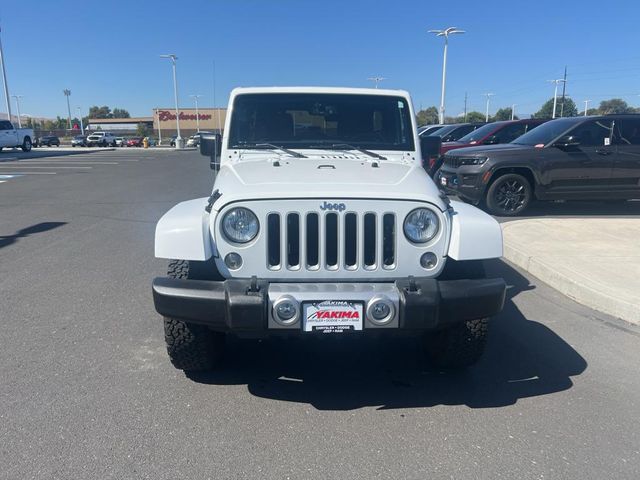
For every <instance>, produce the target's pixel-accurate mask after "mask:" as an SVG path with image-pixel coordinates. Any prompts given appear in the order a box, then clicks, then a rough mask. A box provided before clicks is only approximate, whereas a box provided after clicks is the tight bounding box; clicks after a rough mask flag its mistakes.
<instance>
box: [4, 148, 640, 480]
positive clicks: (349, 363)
mask: <svg viewBox="0 0 640 480" xmlns="http://www.w3.org/2000/svg"><path fill="white" fill-rule="evenodd" d="M0 182H2V183H0V285H1V292H2V295H1V297H0V318H1V320H2V338H3V343H4V345H3V347H4V348H2V350H1V351H0V441H1V444H0V465H2V468H1V469H0V478H6V479H15V478H25V479H26V478H34V479H56V478H152V479H164V478H166V479H169V478H194V479H195V478H216V479H217V478H243V479H244V478H291V479H295V478H301V479H303V478H340V479H345V478H363V479H370V478H407V479H414V478H415V479H418V478H420V479H423V478H434V479H439V478H443V479H444V478H456V479H457V478H474V479H475V478H491V479H495V478H527V479H528V478H581V479H603V478H616V479H637V478H638V477H639V476H640V418H639V417H638V415H637V412H638V409H639V407H640V405H639V404H638V401H639V399H640V376H639V375H638V365H639V364H640V328H638V327H634V326H631V325H628V324H625V323H623V322H621V321H618V320H616V319H614V318H611V317H608V316H606V315H604V314H601V313H598V312H596V311H594V310H591V309H588V308H586V307H583V306H581V305H579V304H577V303H574V302H572V301H571V300H569V299H568V298H566V297H564V296H562V295H561V294H559V293H558V292H556V291H555V290H553V289H551V288H549V287H547V286H546V285H545V284H543V283H541V282H539V281H537V280H536V279H535V278H533V277H531V276H528V275H527V274H525V273H523V272H521V271H519V270H517V269H516V268H513V267H511V266H509V265H508V264H506V263H504V262H499V261H496V262H493V263H492V264H491V265H490V269H491V272H492V273H493V274H494V275H496V276H503V277H504V278H505V279H506V281H507V283H508V285H509V290H508V302H507V305H506V307H505V310H504V312H503V313H502V314H501V315H499V316H498V317H496V318H495V319H494V320H493V325H492V331H491V337H490V341H489V346H488V350H487V354H486V356H485V357H484V358H483V360H482V361H481V363H480V364H478V365H477V366H476V367H474V368H473V369H471V370H469V371H468V372H466V373H459V374H451V373H445V372H440V371H438V370H436V369H434V368H433V367H431V366H430V365H428V364H426V363H425V362H424V361H423V360H422V357H421V355H420V352H419V349H418V344H417V342H416V341H415V340H411V339H397V340H392V341H388V342H382V341H374V340H371V341H366V342H358V341H334V340H331V341H295V342H261V343H256V342H251V341H238V340H231V341H230V342H229V355H228V357H227V359H226V364H225V367H224V368H223V369H221V370H220V371H218V372H215V373H211V374H207V375H199V376H191V377H187V376H185V375H184V374H183V373H182V372H180V371H177V370H174V369H173V367H172V366H171V365H170V363H169V361H168V358H167V355H166V353H165V348H164V341H163V334H162V322H161V319H160V318H159V317H158V315H157V314H156V313H155V311H154V309H153V304H152V299H151V290H150V282H151V279H152V278H153V277H154V276H157V275H162V274H163V272H164V270H165V267H166V264H165V262H164V261H161V260H157V259H155V258H154V257H153V234H154V228H155V223H156V221H157V220H158V218H160V216H161V215H162V214H163V213H164V212H165V211H166V210H168V209H169V208H170V207H171V206H173V205H174V204H175V203H177V202H179V201H182V200H186V199H190V198H194V197H199V196H207V195H208V194H209V193H210V189H211V182H212V174H211V171H210V170H209V168H208V162H207V160H206V159H204V158H203V157H201V156H199V155H198V154H197V153H196V152H193V151H191V152H174V151H159V150H154V151H147V150H138V149H136V150H133V149H124V150H103V151H99V150H92V151H85V150H83V151H80V152H78V153H76V152H70V153H69V154H67V153H60V152H54V151H51V152H47V151H43V150H37V151H33V152H31V153H29V154H23V153H16V152H11V151H5V152H2V153H0ZM636 204H637V202H634V203H633V204H629V205H624V206H622V207H617V208H618V210H614V211H610V210H607V209H610V208H612V207H605V206H602V207H601V208H603V209H604V210H600V211H599V212H595V213H594V211H593V209H591V210H590V211H589V210H584V209H585V206H584V204H583V205H580V206H576V205H570V204H558V205H552V206H550V207H548V208H549V210H547V211H546V213H544V211H542V212H539V213H538V214H540V215H557V216H572V215H581V214H585V215H586V214H587V213H586V212H587V211H589V213H588V215H594V214H596V215H597V214H602V215H604V214H608V215H612V214H616V215H617V214H620V215H635V216H638V215H639V214H640V212H639V211H638V207H637V205H636ZM536 208H544V207H536ZM581 211H582V212H583V213H580V212H581Z"/></svg>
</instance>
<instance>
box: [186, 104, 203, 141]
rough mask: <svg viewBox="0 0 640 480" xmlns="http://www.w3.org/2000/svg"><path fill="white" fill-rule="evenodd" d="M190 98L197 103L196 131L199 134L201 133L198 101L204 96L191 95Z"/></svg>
mask: <svg viewBox="0 0 640 480" xmlns="http://www.w3.org/2000/svg"><path fill="white" fill-rule="evenodd" d="M189 96H190V97H191V98H193V101H194V102H196V130H197V131H198V133H200V112H199V111H198V99H199V98H200V97H201V96H202V95H189Z"/></svg>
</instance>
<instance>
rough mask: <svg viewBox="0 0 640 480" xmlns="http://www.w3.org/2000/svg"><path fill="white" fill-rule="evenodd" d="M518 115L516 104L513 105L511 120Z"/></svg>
mask: <svg viewBox="0 0 640 480" xmlns="http://www.w3.org/2000/svg"><path fill="white" fill-rule="evenodd" d="M515 117H516V104H515V103H514V104H513V105H511V120H514V119H515Z"/></svg>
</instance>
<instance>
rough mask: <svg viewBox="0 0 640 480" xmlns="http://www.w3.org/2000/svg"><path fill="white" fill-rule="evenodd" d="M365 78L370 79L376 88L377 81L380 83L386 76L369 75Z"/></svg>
mask: <svg viewBox="0 0 640 480" xmlns="http://www.w3.org/2000/svg"><path fill="white" fill-rule="evenodd" d="M367 80H371V81H372V82H373V83H374V84H375V86H376V88H378V83H380V82H381V81H383V80H386V78H384V77H369V78H367Z"/></svg>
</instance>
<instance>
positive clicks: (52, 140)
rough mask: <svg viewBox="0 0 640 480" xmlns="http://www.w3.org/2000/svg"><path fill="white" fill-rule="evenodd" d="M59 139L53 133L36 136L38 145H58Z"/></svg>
mask: <svg viewBox="0 0 640 480" xmlns="http://www.w3.org/2000/svg"><path fill="white" fill-rule="evenodd" d="M59 146H60V139H59V138H58V137H56V136H55V135H45V136H44V137H40V138H38V147H59Z"/></svg>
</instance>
